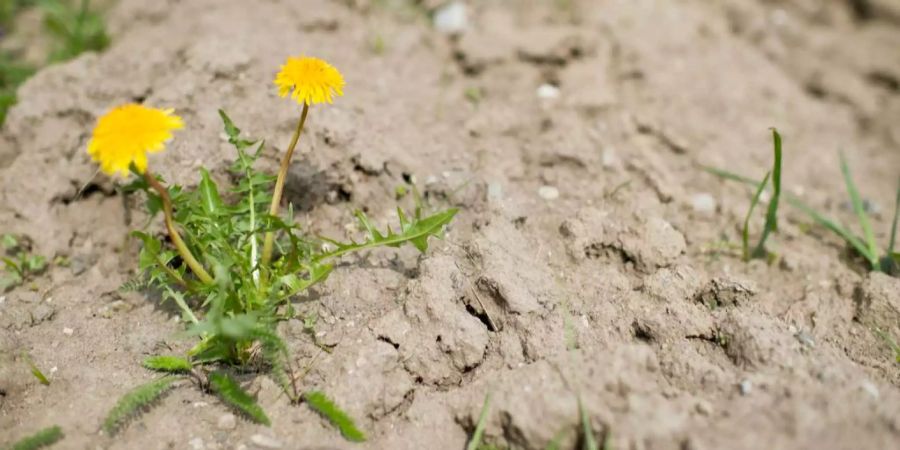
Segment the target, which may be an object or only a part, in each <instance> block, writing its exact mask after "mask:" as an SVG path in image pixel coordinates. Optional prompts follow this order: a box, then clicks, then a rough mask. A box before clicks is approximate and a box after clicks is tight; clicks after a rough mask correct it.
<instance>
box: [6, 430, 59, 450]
mask: <svg viewBox="0 0 900 450" xmlns="http://www.w3.org/2000/svg"><path fill="white" fill-rule="evenodd" d="M62 438H63V432H62V430H61V429H60V428H59V427H58V426H52V427H49V428H44V429H43V430H40V431H38V432H37V433H34V434H32V435H31V436H28V437H26V438H24V439H21V440H20V441H18V442H16V443H15V444H13V445H12V447H9V450H37V449H39V448H44V447H48V446H51V445H53V444H55V443H57V442H59V440H60V439H62Z"/></svg>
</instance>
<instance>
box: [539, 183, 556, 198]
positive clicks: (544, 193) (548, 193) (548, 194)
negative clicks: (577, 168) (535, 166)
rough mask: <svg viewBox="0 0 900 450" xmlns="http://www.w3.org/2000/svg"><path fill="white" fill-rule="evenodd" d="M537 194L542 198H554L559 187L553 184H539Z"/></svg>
mask: <svg viewBox="0 0 900 450" xmlns="http://www.w3.org/2000/svg"><path fill="white" fill-rule="evenodd" d="M538 195H540V196H541V198H542V199H544V200H556V199H558V198H559V189H557V188H555V187H553V186H541V187H540V188H538Z"/></svg>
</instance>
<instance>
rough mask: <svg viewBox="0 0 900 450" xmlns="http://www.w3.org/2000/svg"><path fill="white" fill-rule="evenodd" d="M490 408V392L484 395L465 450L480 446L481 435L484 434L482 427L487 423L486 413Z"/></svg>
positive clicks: (473, 449) (476, 448) (472, 449)
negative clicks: (476, 422) (479, 412)
mask: <svg viewBox="0 0 900 450" xmlns="http://www.w3.org/2000/svg"><path fill="white" fill-rule="evenodd" d="M490 410H491V394H490V393H487V394H485V396H484V405H482V406H481V414H480V415H479V416H478V424H476V425H475V432H474V433H472V440H470V441H469V445H467V446H466V450H478V447H480V446H481V436H482V435H483V434H484V427H485V426H486V425H487V418H488V413H489V412H490Z"/></svg>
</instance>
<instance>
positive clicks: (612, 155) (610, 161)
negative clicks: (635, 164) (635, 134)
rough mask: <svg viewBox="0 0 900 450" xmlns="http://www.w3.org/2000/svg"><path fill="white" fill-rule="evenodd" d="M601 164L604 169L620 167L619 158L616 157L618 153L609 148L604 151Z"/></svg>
mask: <svg viewBox="0 0 900 450" xmlns="http://www.w3.org/2000/svg"><path fill="white" fill-rule="evenodd" d="M600 161H601V164H603V168H605V169H611V168H613V167H615V166H618V165H619V156H618V155H616V151H615V150H613V149H611V148H607V149H604V150H603V153H602V154H601V155H600Z"/></svg>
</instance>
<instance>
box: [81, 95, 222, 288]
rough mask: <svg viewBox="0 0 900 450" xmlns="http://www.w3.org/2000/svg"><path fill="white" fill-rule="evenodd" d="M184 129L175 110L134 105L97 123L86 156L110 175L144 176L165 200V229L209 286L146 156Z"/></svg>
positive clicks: (162, 146) (117, 110) (207, 279)
mask: <svg viewBox="0 0 900 450" xmlns="http://www.w3.org/2000/svg"><path fill="white" fill-rule="evenodd" d="M182 127H184V122H182V120H181V118H180V117H178V116H176V115H174V114H173V110H172V109H157V108H150V107H147V106H143V105H138V104H134V103H130V104H127V105H122V106H118V107H116V108H113V110H112V111H110V112H108V113H106V114H105V115H104V116H102V117H100V120H98V121H97V126H96V127H95V128H94V134H93V136H92V137H91V140H90V142H88V148H87V152H88V154H89V155H91V158H92V159H93V160H94V161H97V163H98V164H100V170H102V171H103V172H104V173H106V174H107V175H115V174H117V173H118V174H119V175H121V176H122V177H123V178H125V177H127V176H128V172H129V170H130V169H131V168H132V167H134V169H135V170H136V171H137V172H138V173H140V174H142V175H143V176H144V180H145V181H146V182H147V184H148V185H149V186H150V187H151V188H153V190H155V191H156V192H157V193H158V194H159V198H160V200H162V204H163V213H164V215H165V221H166V229H167V230H168V231H169V236H170V237H171V238H172V243H173V244H174V245H175V248H176V249H178V253H180V254H181V257H182V259H183V260H184V262H185V263H186V264H187V265H188V267H190V268H191V270H192V271H193V272H194V274H195V275H197V278H199V279H200V280H201V281H203V282H204V283H207V284H209V283H212V281H213V279H212V277H211V276H210V275H209V273H208V272H207V271H206V270H205V269H204V268H203V266H202V265H201V264H200V262H199V261H197V258H195V257H194V255H193V254H192V253H191V251H190V249H188V247H187V245H185V243H184V240H182V239H181V235H180V234H179V233H178V229H177V228H175V222H174V213H173V211H172V199H171V198H170V197H169V190H168V189H166V188H165V187H164V186H163V185H162V184H161V183H160V182H159V180H157V179H156V176H154V175H153V174H152V173H151V172H150V169H149V168H148V167H147V153H156V152H160V151H162V150H164V149H165V144H166V142H168V141H169V140H171V139H172V131H174V130H177V129H180V128H182Z"/></svg>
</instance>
